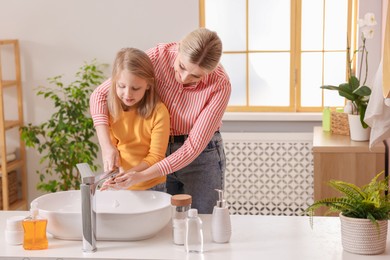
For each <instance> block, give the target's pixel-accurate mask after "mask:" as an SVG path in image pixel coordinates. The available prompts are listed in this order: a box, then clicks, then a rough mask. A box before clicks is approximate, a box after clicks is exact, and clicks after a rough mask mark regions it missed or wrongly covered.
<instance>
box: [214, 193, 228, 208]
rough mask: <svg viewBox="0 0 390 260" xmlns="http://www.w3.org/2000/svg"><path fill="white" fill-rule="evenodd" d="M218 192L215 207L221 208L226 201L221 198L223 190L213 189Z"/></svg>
mask: <svg viewBox="0 0 390 260" xmlns="http://www.w3.org/2000/svg"><path fill="white" fill-rule="evenodd" d="M215 190H216V191H217V192H218V200H217V207H218V208H223V207H225V205H226V200H225V199H224V198H223V190H220V189H215Z"/></svg>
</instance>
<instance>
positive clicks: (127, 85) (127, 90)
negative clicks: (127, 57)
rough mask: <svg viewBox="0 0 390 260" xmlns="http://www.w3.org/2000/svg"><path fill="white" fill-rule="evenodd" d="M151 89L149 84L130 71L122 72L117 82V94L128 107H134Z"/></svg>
mask: <svg viewBox="0 0 390 260" xmlns="http://www.w3.org/2000/svg"><path fill="white" fill-rule="evenodd" d="M148 89H149V86H148V83H147V82H146V80H145V79H142V78H140V77H138V76H136V75H134V74H133V73H131V72H130V71H128V70H122V71H121V72H120V73H119V75H118V80H117V82H116V94H117V95H118V97H119V99H120V100H121V101H122V102H123V104H124V105H126V106H129V107H130V106H134V105H135V104H137V103H138V102H139V101H141V100H142V98H143V97H144V95H145V92H146V90H148Z"/></svg>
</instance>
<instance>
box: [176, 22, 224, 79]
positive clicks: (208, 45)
mask: <svg viewBox="0 0 390 260" xmlns="http://www.w3.org/2000/svg"><path fill="white" fill-rule="evenodd" d="M180 53H181V54H183V55H185V56H186V57H188V58H189V61H190V62H191V63H193V64H196V65H198V66H199V67H201V68H203V69H206V70H207V71H213V70H214V69H215V68H216V67H217V66H218V64H219V60H220V59H221V56H222V42H221V39H220V38H219V37H218V35H217V33H216V32H213V31H210V30H208V29H206V28H198V29H196V30H194V31H192V32H191V33H189V34H188V35H187V36H185V37H184V38H183V39H182V40H181V42H180Z"/></svg>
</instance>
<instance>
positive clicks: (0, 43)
mask: <svg viewBox="0 0 390 260" xmlns="http://www.w3.org/2000/svg"><path fill="white" fill-rule="evenodd" d="M17 41H18V40H16V39H10V40H0V45H6V44H16V43H17Z"/></svg>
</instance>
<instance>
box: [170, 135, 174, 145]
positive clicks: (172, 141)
mask: <svg viewBox="0 0 390 260" xmlns="http://www.w3.org/2000/svg"><path fill="white" fill-rule="evenodd" d="M169 138H170V140H171V144H173V143H175V137H174V136H173V135H171V136H169Z"/></svg>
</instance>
